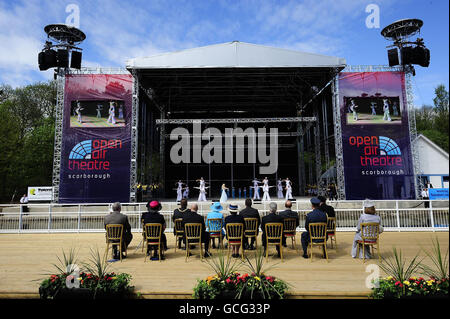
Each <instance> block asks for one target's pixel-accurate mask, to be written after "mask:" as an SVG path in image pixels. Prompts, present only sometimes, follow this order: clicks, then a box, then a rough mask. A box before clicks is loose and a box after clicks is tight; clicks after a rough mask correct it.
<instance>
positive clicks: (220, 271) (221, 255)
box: [205, 249, 240, 278]
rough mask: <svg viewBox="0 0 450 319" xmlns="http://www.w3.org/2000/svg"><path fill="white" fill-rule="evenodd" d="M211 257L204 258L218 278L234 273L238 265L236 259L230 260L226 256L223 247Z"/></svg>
mask: <svg viewBox="0 0 450 319" xmlns="http://www.w3.org/2000/svg"><path fill="white" fill-rule="evenodd" d="M215 255H216V256H214V257H213V258H209V259H205V260H206V263H207V264H208V265H209V266H210V267H211V269H212V270H213V271H214V272H215V274H216V275H217V276H218V277H220V278H225V277H228V276H230V275H231V274H232V273H234V272H235V271H236V270H237V268H238V267H239V265H240V262H239V261H238V260H237V259H233V261H231V259H230V258H227V256H226V254H225V252H224V251H223V249H220V250H219V252H218V253H217V254H215Z"/></svg>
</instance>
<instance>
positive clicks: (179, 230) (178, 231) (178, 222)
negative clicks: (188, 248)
mask: <svg viewBox="0 0 450 319" xmlns="http://www.w3.org/2000/svg"><path fill="white" fill-rule="evenodd" d="M174 227H175V252H176V251H177V246H178V240H179V239H180V238H183V237H184V229H183V218H177V219H175V225H174Z"/></svg>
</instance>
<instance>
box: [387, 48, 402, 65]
mask: <svg viewBox="0 0 450 319" xmlns="http://www.w3.org/2000/svg"><path fill="white" fill-rule="evenodd" d="M388 59H389V66H395V65H399V64H400V61H399V59H398V50H397V48H394V49H390V50H388Z"/></svg>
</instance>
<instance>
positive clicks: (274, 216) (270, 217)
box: [261, 202, 283, 257]
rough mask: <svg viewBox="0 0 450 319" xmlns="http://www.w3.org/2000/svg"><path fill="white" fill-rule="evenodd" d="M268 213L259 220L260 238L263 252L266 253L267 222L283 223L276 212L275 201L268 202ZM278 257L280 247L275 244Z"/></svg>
mask: <svg viewBox="0 0 450 319" xmlns="http://www.w3.org/2000/svg"><path fill="white" fill-rule="evenodd" d="M269 209H270V213H269V215H267V216H264V217H263V218H262V220H261V230H262V236H261V240H262V243H263V246H264V254H265V253H266V249H267V247H266V229H265V228H266V224H268V223H283V218H282V217H281V216H280V215H278V214H277V203H274V202H271V203H270V204H269ZM276 249H277V252H278V257H281V255H280V247H278V246H276Z"/></svg>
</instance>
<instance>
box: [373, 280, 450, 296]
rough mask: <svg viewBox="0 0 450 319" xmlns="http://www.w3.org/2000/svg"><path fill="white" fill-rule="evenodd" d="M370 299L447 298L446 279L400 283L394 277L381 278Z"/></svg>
mask: <svg viewBox="0 0 450 319" xmlns="http://www.w3.org/2000/svg"><path fill="white" fill-rule="evenodd" d="M377 284H378V285H377V286H378V287H375V288H373V289H372V292H371V294H370V297H371V298H373V299H393V298H395V299H397V298H436V297H437V298H448V288H449V281H448V278H442V279H441V280H436V279H433V278H431V279H429V280H425V279H424V278H422V277H420V278H417V277H411V278H408V279H407V280H404V281H400V280H397V279H396V278H394V277H387V278H382V279H380V280H378V281H377Z"/></svg>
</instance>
